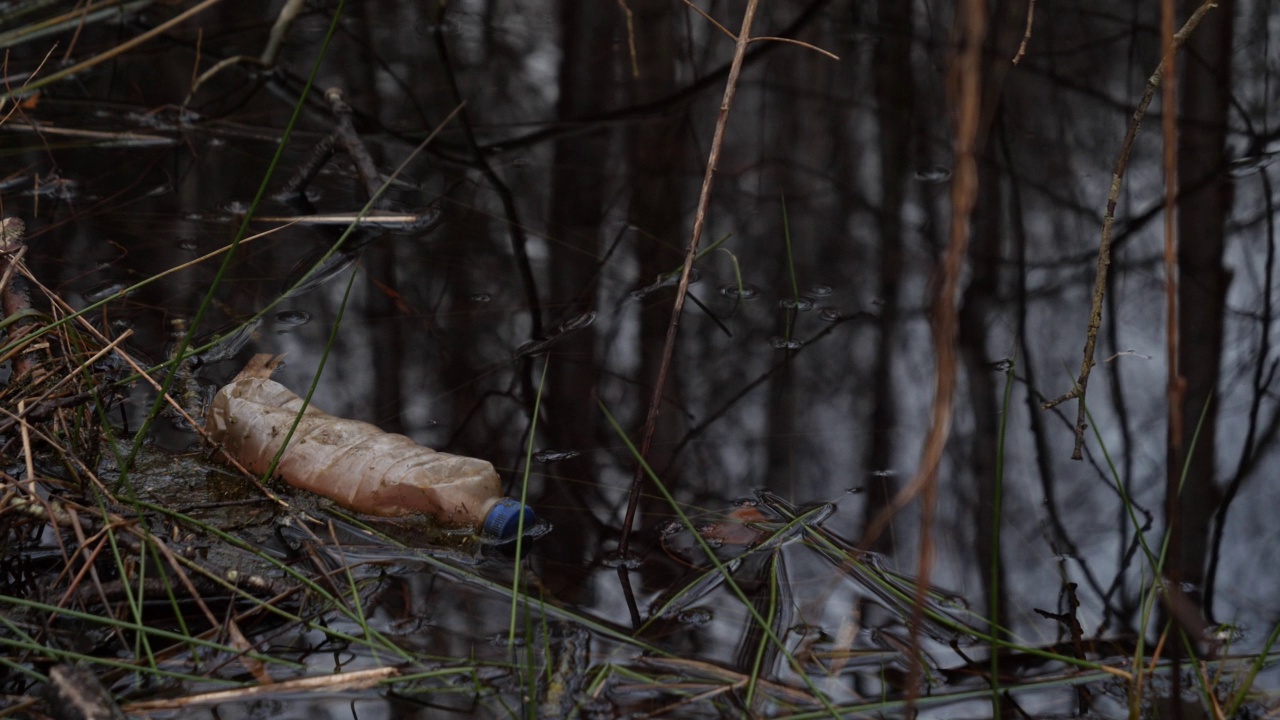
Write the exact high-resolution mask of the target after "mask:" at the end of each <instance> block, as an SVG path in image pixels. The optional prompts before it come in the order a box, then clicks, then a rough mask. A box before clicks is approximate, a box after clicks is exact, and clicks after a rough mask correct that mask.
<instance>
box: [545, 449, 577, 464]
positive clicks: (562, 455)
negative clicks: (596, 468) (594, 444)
mask: <svg viewBox="0 0 1280 720" xmlns="http://www.w3.org/2000/svg"><path fill="white" fill-rule="evenodd" d="M581 454H582V453H581V452H579V451H577V450H540V451H538V452H536V453H534V454H533V460H534V462H540V463H545V464H550V463H555V462H560V461H562V460H572V459H573V458H576V457H578V456H579V455H581Z"/></svg>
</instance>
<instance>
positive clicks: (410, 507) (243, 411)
mask: <svg viewBox="0 0 1280 720" xmlns="http://www.w3.org/2000/svg"><path fill="white" fill-rule="evenodd" d="M274 367H275V365H274V364H273V363H272V361H271V356H269V355H258V356H255V357H254V358H253V359H252V360H250V362H249V364H248V365H247V366H246V367H245V369H244V371H242V372H241V373H240V374H239V375H237V376H236V378H235V379H234V380H232V381H231V382H230V383H228V384H227V385H225V386H224V387H222V389H220V390H219V391H218V393H217V394H216V395H215V396H214V398H213V402H212V403H210V405H209V409H208V411H207V412H206V413H205V429H206V430H207V431H208V432H209V436H210V438H211V439H213V440H214V441H215V442H220V443H222V444H223V446H224V447H226V449H227V450H228V451H229V452H230V453H231V454H232V455H233V456H234V457H235V458H236V460H238V461H239V462H240V463H241V464H242V465H244V466H245V467H246V468H247V469H248V470H249V471H250V472H254V473H259V474H261V473H265V472H266V471H267V469H268V468H269V467H270V466H271V461H272V459H273V458H275V456H276V453H277V452H279V450H280V446H281V445H282V444H283V443H284V440H285V438H286V437H287V436H288V434H289V428H290V427H291V426H292V425H293V423H294V420H295V419H296V418H298V411H299V410H300V409H301V408H302V398H300V397H298V396H297V395H296V394H294V393H293V392H292V391H291V390H289V389H288V388H286V387H285V386H283V385H281V384H280V383H278V382H276V381H274V380H272V379H270V377H269V376H270V374H271V370H272V369H274ZM276 474H278V475H279V476H281V477H282V478H284V480H285V482H287V483H289V484H290V485H292V486H294V487H296V488H300V489H303V490H308V491H310V492H314V493H317V494H320V495H323V496H325V497H327V498H329V499H331V500H333V501H334V502H336V503H338V504H339V505H341V506H343V507H345V508H347V509H350V510H354V511H356V512H361V513H366V514H369V515H382V516H404V515H410V514H413V513H423V514H426V515H430V516H431V517H433V518H435V519H436V520H437V521H438V522H440V523H441V524H444V525H447V526H451V527H468V526H469V527H474V528H477V529H479V530H480V531H481V532H482V533H484V534H485V535H488V536H490V537H494V538H497V539H499V540H510V539H512V538H514V537H515V534H516V531H517V528H518V527H519V525H520V518H521V516H523V518H524V527H525V528H526V529H527V528H530V527H532V526H533V524H534V522H535V517H534V514H533V510H532V509H530V508H528V507H526V506H524V505H522V504H521V503H520V502H519V501H518V500H513V499H511V498H506V497H503V496H502V482H501V480H500V479H499V478H498V473H497V471H495V470H494V469H493V465H492V463H490V462H488V461H486V460H480V459H478V458H471V457H464V456H460V455H450V454H448V453H443V452H437V451H435V450H432V449H431V448H428V447H423V446H422V445H419V444H417V443H415V442H414V441H413V440H412V439H410V438H408V437H405V436H404V435H397V434H395V433H388V432H385V431H383V430H382V429H380V428H378V427H377V426H376V425H371V424H369V423H366V422H361V421H359V420H349V419H346V418H339V417H334V416H333V415H329V414H328V413H325V412H323V411H321V410H319V409H317V408H316V407H315V406H310V405H309V406H307V408H306V410H305V411H303V413H302V417H301V419H299V420H298V427H297V429H295V430H294V432H293V437H292V438H290V440H289V445H288V447H287V448H285V451H284V453H283V454H282V455H281V456H280V462H279V464H277V465H276Z"/></svg>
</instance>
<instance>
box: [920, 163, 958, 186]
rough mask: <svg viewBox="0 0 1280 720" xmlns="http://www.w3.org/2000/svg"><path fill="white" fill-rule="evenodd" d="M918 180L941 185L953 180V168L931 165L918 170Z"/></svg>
mask: <svg viewBox="0 0 1280 720" xmlns="http://www.w3.org/2000/svg"><path fill="white" fill-rule="evenodd" d="M916 179H917V180H919V181H920V182H927V183H940V182H946V181H948V180H950V179H951V168H949V167H947V166H945V165H930V166H928V167H922V168H920V169H918V170H916Z"/></svg>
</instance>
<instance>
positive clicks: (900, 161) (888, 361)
mask: <svg viewBox="0 0 1280 720" xmlns="http://www.w3.org/2000/svg"><path fill="white" fill-rule="evenodd" d="M911 22H912V20H911V3H904V2H895V0H881V2H880V26H881V32H882V34H883V40H882V41H881V42H879V43H877V44H876V49H875V60H874V67H875V93H876V107H877V111H876V116H877V120H878V121H879V125H880V187H881V192H882V193H883V194H882V195H881V199H880V243H879V249H880V253H879V267H878V273H877V274H878V278H879V287H880V290H879V293H878V297H879V299H880V318H879V320H878V322H877V330H878V332H879V338H878V342H877V344H876V360H875V367H874V370H873V373H874V382H873V383H872V388H871V392H872V398H871V421H870V430H871V437H870V442H871V447H870V448H869V449H868V452H867V456H866V465H867V474H866V477H867V480H866V496H867V499H866V504H865V505H864V506H863V507H864V511H863V516H864V517H865V518H866V521H867V522H870V521H871V518H873V517H875V514H876V513H878V512H880V509H881V508H883V507H885V506H886V505H888V504H889V500H890V499H891V498H892V497H893V494H894V482H893V474H892V473H891V472H889V471H891V470H893V469H894V468H893V463H894V456H893V455H894V445H893V438H894V434H895V432H894V430H895V428H896V427H897V424H898V408H897V402H896V396H897V393H898V392H899V389H898V388H896V387H894V384H893V368H894V365H895V364H896V362H897V357H896V352H895V351H896V348H897V345H898V342H897V340H898V321H899V317H898V316H899V313H898V288H899V285H900V283H901V282H902V244H903V233H902V213H903V206H904V204H905V203H906V196H907V180H908V178H910V177H911V164H912V163H911V139H912V137H913V136H914V134H915V128H914V127H913V120H914V118H915V82H914V77H913V74H912V70H911V45H912V42H913V37H912V34H911V33H912V30H911ZM867 549H868V550H875V551H878V552H883V553H891V552H893V533H892V532H885V533H881V535H880V537H878V538H876V540H875V542H874V543H873V544H872V546H871V547H870V548H867Z"/></svg>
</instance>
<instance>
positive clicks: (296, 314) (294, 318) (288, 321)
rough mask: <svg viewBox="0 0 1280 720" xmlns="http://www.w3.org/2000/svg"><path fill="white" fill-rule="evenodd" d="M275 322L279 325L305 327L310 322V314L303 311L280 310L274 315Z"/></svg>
mask: <svg viewBox="0 0 1280 720" xmlns="http://www.w3.org/2000/svg"><path fill="white" fill-rule="evenodd" d="M276 322H278V323H280V324H281V325H295V326H296V325H306V324H307V323H308V322H311V313H309V312H306V311H305V310H281V311H280V312H278V313H276Z"/></svg>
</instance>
